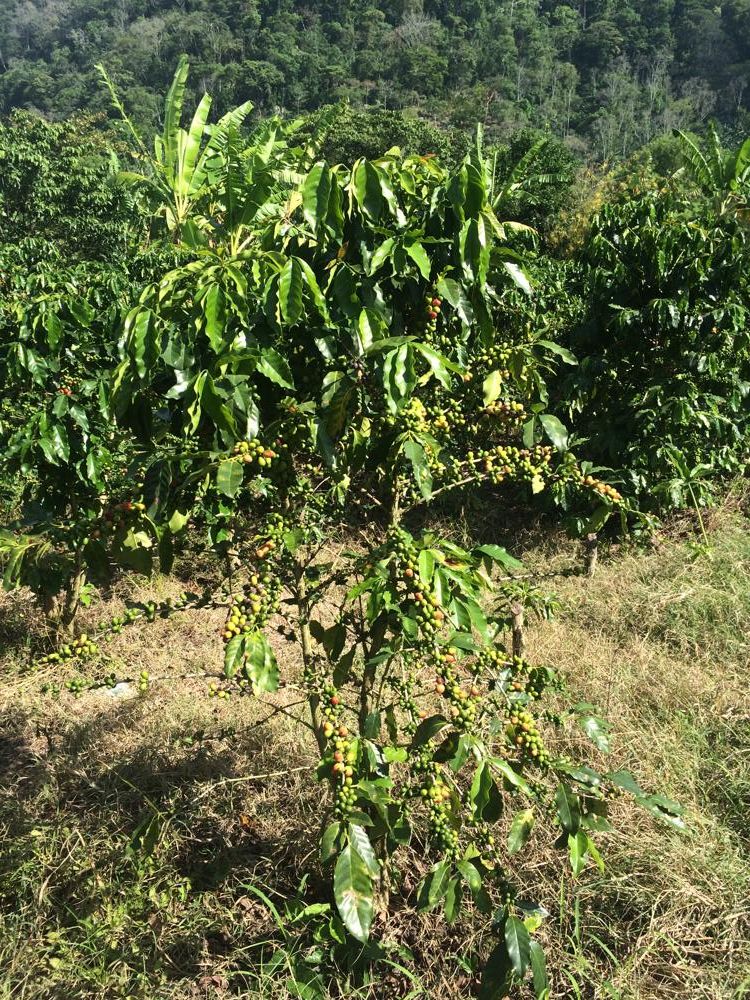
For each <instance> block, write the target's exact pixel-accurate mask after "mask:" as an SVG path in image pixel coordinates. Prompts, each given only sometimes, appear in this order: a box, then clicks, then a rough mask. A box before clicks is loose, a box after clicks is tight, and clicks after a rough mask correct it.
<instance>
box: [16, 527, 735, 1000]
mask: <svg viewBox="0 0 750 1000" xmlns="http://www.w3.org/2000/svg"><path fill="white" fill-rule="evenodd" d="M713 530H714V534H713V536H712V542H713V551H712V554H711V557H710V558H708V557H706V556H705V555H703V556H698V557H697V558H696V557H694V556H693V553H692V552H691V550H690V548H689V547H688V544H687V543H686V542H685V541H684V540H683V539H682V538H680V537H678V538H672V539H670V538H664V539H662V540H661V541H660V542H659V544H658V545H656V546H655V547H653V548H652V549H650V550H646V551H638V550H635V549H633V550H627V549H624V550H623V549H621V550H619V551H617V552H616V553H615V552H613V553H612V554H611V555H610V556H609V557H607V553H605V554H604V558H603V560H602V565H601V567H600V570H599V572H598V574H597V576H596V577H595V578H594V580H593V581H586V580H584V579H582V578H581V577H568V578H565V577H563V578H559V579H557V580H556V581H554V584H553V585H554V587H555V589H556V590H557V592H558V594H559V596H560V597H561V599H562V601H563V611H562V613H561V614H560V615H559V616H558V618H557V619H556V620H554V621H552V622H544V623H540V624H537V625H534V626H532V627H531V628H530V630H529V635H528V641H529V652H530V654H531V656H532V658H538V659H539V660H543V661H548V662H551V663H553V664H555V665H557V666H559V667H560V668H561V669H562V671H563V673H564V674H565V676H566V677H567V679H568V682H569V684H570V687H571V688H572V690H573V691H574V692H576V693H578V694H579V696H580V697H581V698H585V699H586V700H587V701H593V702H595V703H596V704H598V706H600V708H601V709H602V710H603V711H604V713H605V714H606V715H607V716H608V718H609V719H610V720H611V721H612V723H613V727H614V747H613V754H612V757H613V761H614V762H615V763H616V765H617V766H624V767H628V768H630V769H631V770H632V771H633V772H634V774H635V775H636V777H637V778H638V780H639V781H640V782H641V783H642V784H643V785H644V786H645V787H648V788H651V789H658V790H659V791H661V792H663V793H664V794H666V795H668V796H670V797H671V798H675V799H677V800H679V801H680V802H682V803H683V804H684V805H685V806H686V808H687V816H688V820H689V832H688V833H687V834H679V833H677V832H673V831H670V830H666V829H665V828H663V827H662V826H658V825H657V824H656V823H655V822H654V821H652V820H651V819H649V818H648V817H647V816H646V815H644V814H643V813H642V812H640V811H638V810H636V809H634V808H633V807H632V806H631V805H629V804H628V803H627V802H626V801H625V800H622V801H620V802H618V803H617V805H616V812H617V814H618V815H617V820H618V822H617V828H618V830H620V831H621V832H619V833H617V834H611V835H608V836H607V837H606V838H605V857H606V860H607V865H608V868H607V871H606V873H605V874H604V875H601V874H599V873H598V872H597V871H596V870H591V871H587V872H586V873H585V874H584V875H583V876H582V877H581V878H580V879H579V880H578V881H574V880H573V879H572V878H570V877H568V876H563V877H562V878H561V874H560V873H561V865H560V861H559V858H558V857H557V856H556V854H555V852H554V851H553V850H552V849H548V848H546V847H544V846H543V845H544V844H545V843H547V842H549V838H545V837H544V836H543V834H544V831H543V830H539V831H537V833H536V834H535V836H534V841H533V843H534V849H533V850H532V851H530V852H529V853H528V855H524V856H523V857H524V861H523V862H522V863H520V864H519V868H518V874H519V875H520V876H522V877H523V879H524V882H525V884H526V885H527V887H528V895H529V896H532V897H534V898H536V899H538V900H539V901H541V902H542V903H543V904H544V905H545V906H546V908H547V909H548V910H549V912H550V914H551V916H550V918H549V919H548V921H547V923H546V926H545V929H544V931H543V937H544V941H545V946H546V948H547V950H548V953H549V956H550V965H551V974H552V980H553V984H554V989H553V996H554V997H559V998H566V1000H567V998H571V1000H572V998H577V997H585V998H591V1000H594V998H599V997H615V998H617V997H619V998H622V1000H625V998H628V1000H667V998H671V997H675V998H677V997H680V998H681V1000H685V998H690V1000H740V998H741V997H745V996H750V902H749V901H750V825H749V824H748V811H749V810H750V754H749V753H748V746H749V745H750V696H749V695H748V687H747V667H748V665H749V660H748V656H749V653H748V636H749V635H750V541H749V540H748V539H749V536H748V523H747V522H746V521H745V520H744V519H743V518H742V516H741V515H740V514H739V513H738V512H737V511H736V510H734V511H729V512H727V511H725V512H723V514H720V515H717V518H716V520H715V523H714V525H713ZM517 541H518V543H519V545H520V546H521V547H525V548H526V551H525V553H524V556H525V558H526V560H527V563H528V565H529V566H532V567H534V568H537V569H539V570H549V569H550V568H552V569H554V570H560V569H561V568H563V567H566V566H569V565H571V564H573V563H574V562H575V561H576V560H577V559H578V553H577V547H576V546H575V545H574V544H573V543H568V542H566V541H564V540H563V539H561V538H557V539H555V541H554V542H553V543H549V542H546V543H545V545H544V546H540V545H534V543H533V540H532V539H531V538H530V537H529V536H526V537H518V538H517ZM181 587H182V585H178V584H176V583H175V584H173V583H171V582H170V581H167V580H163V579H160V580H156V581H155V582H154V583H153V584H152V585H149V586H144V587H141V588H139V589H137V590H136V591H131V590H126V587H125V585H124V584H123V585H121V587H120V588H119V589H116V590H115V592H114V593H112V594H111V595H110V596H109V597H108V598H107V599H106V600H104V599H102V598H101V597H97V598H95V601H94V603H93V604H92V606H91V607H90V608H88V609H86V610H85V611H84V613H83V616H82V617H83V622H82V625H83V627H84V628H90V627H91V626H92V625H93V623H95V622H98V621H100V620H102V619H105V618H108V617H109V616H111V615H112V614H113V613H115V612H119V611H120V610H121V608H122V601H123V599H124V598H125V597H126V596H127V597H129V598H133V599H138V600H142V599H148V598H151V597H154V598H156V599H160V598H163V597H165V596H168V595H170V594H173V593H176V592H177V591H178V590H180V589H181ZM0 600H1V601H2V603H0V615H2V618H1V619H0V620H1V621H2V624H0V641H2V642H4V645H5V649H4V658H3V660H2V669H3V672H4V676H5V678H6V680H5V683H4V685H3V687H2V690H1V691H0V720H2V721H1V722H0V727H1V728H0V766H1V767H2V769H3V775H4V780H3V783H2V785H3V787H2V791H0V830H1V831H2V835H3V837H4V843H5V845H6V850H5V858H4V861H3V862H2V864H1V865H0V921H1V922H2V925H3V926H2V932H1V933H2V941H1V942H0V998H3V1000H10V998H13V1000H16V998H18V1000H20V998H23V1000H27V998H28V1000H31V998H39V1000H41V998H54V997H112V998H115V997H117V998H119V997H123V998H124V997H143V998H144V1000H146V998H148V1000H152V998H165V1000H166V998H169V1000H182V998H188V997H228V996H239V995H243V996H253V997H256V996H258V997H269V998H271V997H274V998H275V997H286V996H291V995H293V994H292V992H290V988H289V986H288V982H289V974H288V971H287V972H285V971H284V967H282V968H281V969H276V970H272V969H269V968H265V969H263V968H261V966H260V964H259V963H260V958H261V956H263V958H264V961H266V962H267V961H268V960H269V956H270V955H271V954H272V953H273V952H274V949H275V951H276V953H277V954H282V955H284V956H286V957H285V958H284V961H285V962H290V961H293V956H294V954H296V952H295V950H294V949H295V947H296V946H294V945H293V944H291V943H290V942H291V937H289V938H286V937H285V936H284V935H283V934H279V932H278V928H277V926H276V923H275V921H274V919H273V915H272V913H271V911H270V910H269V907H268V906H267V905H266V904H265V903H264V902H263V900H262V898H261V896H259V895H258V891H260V892H262V893H265V894H266V895H267V896H268V898H269V899H270V900H271V901H273V902H274V904H275V905H276V906H277V907H279V909H280V911H281V912H283V907H284V905H285V901H286V905H287V906H289V905H292V904H291V903H290V901H291V900H294V899H296V898H299V899H305V900H306V901H308V902H309V901H311V900H314V899H327V898H329V897H328V895H327V893H328V890H327V887H326V886H327V880H326V876H325V875H324V874H323V873H321V872H320V870H319V867H318V864H317V860H316V857H317V855H316V847H315V841H316V839H317V832H318V829H319V825H320V822H321V818H322V809H321V788H320V786H318V785H317V783H316V782H315V781H314V780H311V777H310V771H311V769H312V768H313V767H314V765H315V761H316V753H315V749H314V745H313V743H312V741H311V740H310V738H309V733H308V730H307V729H306V728H305V725H304V722H305V717H304V715H302V716H299V719H300V720H301V721H299V720H298V719H297V718H295V715H296V713H298V712H299V711H300V709H299V706H298V705H296V704H295V703H296V702H297V701H298V700H299V698H300V695H299V693H298V692H297V691H296V690H295V687H294V678H295V676H296V671H297V670H298V662H297V659H296V653H295V652H294V648H295V647H294V644H292V643H288V642H286V640H285V639H284V638H283V637H282V636H281V635H280V634H278V633H275V634H274V636H273V641H274V644H275V646H276V649H277V653H278V655H279V657H280V659H281V660H282V661H283V664H284V675H285V676H286V677H287V678H288V679H289V681H290V683H289V684H288V685H287V686H286V687H283V688H282V689H281V690H280V691H279V692H278V693H277V694H275V695H269V696H265V697H264V698H263V699H262V701H261V702H259V701H257V700H254V699H250V698H235V699H233V700H231V701H230V702H229V703H224V702H218V701H216V700H215V699H211V700H209V699H208V698H207V697H205V691H206V681H205V679H203V678H202V676H201V675H203V674H204V673H211V674H214V673H217V672H218V666H219V664H220V657H221V643H220V640H219V638H218V629H219V625H220V623H221V621H222V619H223V615H224V613H223V611H222V610H221V609H216V610H213V611H209V612H206V611H201V612H195V611H189V612H185V613H183V614H180V615H177V616H175V617H173V618H171V619H168V620H165V621H157V622H156V623H155V624H154V625H152V626H150V627H144V628H135V629H129V630H126V631H125V632H123V634H122V635H120V636H116V637H114V638H113V640H112V641H111V643H109V644H108V645H107V655H108V657H110V658H111V659H110V662H109V663H108V664H107V669H113V670H115V671H116V672H117V674H118V676H128V677H135V676H137V673H138V671H139V670H140V669H142V668H144V667H146V668H147V669H148V671H149V673H150V674H151V677H152V685H151V689H150V691H149V692H148V694H147V695H146V696H145V697H135V696H132V697H131V695H134V692H132V691H129V692H127V693H126V694H127V696H125V697H117V696H115V695H114V694H113V693H112V692H111V691H109V690H108V689H100V690H97V691H92V692H88V693H86V694H83V695H82V696H80V697H73V696H72V695H70V694H69V693H68V692H66V691H65V690H62V691H60V692H59V693H57V694H54V693H53V694H47V695H43V694H42V693H41V686H42V684H43V683H44V682H45V680H49V679H50V678H49V677H47V676H45V674H44V673H42V674H35V675H25V674H23V673H22V672H20V668H21V667H22V665H23V663H24V662H26V661H27V659H28V656H27V653H26V652H25V649H26V648H28V647H29V646H33V644H34V642H35V641H37V637H36V636H35V633H34V630H35V628H36V627H37V626H35V625H34V624H33V622H32V620H31V611H30V606H29V602H28V599H27V598H26V597H24V596H23V595H10V596H6V597H3V598H2V599H0ZM276 624H281V623H280V622H278V623H276ZM73 673H75V670H74V668H72V667H69V666H63V667H59V666H58V667H57V668H55V669H54V671H48V674H49V675H50V677H52V678H53V679H54V681H55V682H56V683H58V684H63V683H64V681H65V679H67V677H68V676H72V674H73ZM149 823H150V824H151V827H149ZM144 824H145V826H144ZM498 839H499V838H498ZM427 864H428V862H427V859H424V858H422V857H421V856H419V854H418V853H414V855H413V856H412V858H411V859H410V862H409V865H408V866H407V869H408V875H407V882H406V886H405V888H406V889H409V887H411V886H413V885H414V884H415V883H416V881H417V879H418V876H419V874H420V873H421V872H423V871H424V870H426V867H427ZM305 872H309V873H310V876H309V879H308V880H307V881H306V882H303V877H304V873H305ZM406 898H408V893H407V896H406ZM485 924H486V921H485V920H484V918H481V919H473V920H471V921H470V922H469V925H468V927H467V926H466V925H465V924H462V925H461V927H460V928H458V927H449V926H447V925H445V924H444V923H443V922H442V921H441V920H439V919H436V918H435V917H434V916H433V915H428V916H424V915H417V914H416V913H415V912H414V911H413V909H412V908H411V907H410V906H409V905H407V904H405V903H404V904H399V905H397V906H396V907H395V910H394V913H393V914H392V916H391V917H390V918H389V920H388V922H387V923H386V924H385V925H383V924H382V923H381V924H380V925H379V932H380V934H381V935H382V938H383V940H384V941H385V942H386V944H387V945H388V946H389V947H390V948H391V949H392V950H391V951H390V952H389V955H390V958H391V960H392V961H393V962H398V963H400V964H406V965H410V968H412V969H413V970H414V975H415V978H414V979H410V978H409V977H408V976H407V975H406V974H404V973H402V972H399V971H398V970H396V969H394V968H393V966H387V965H383V964H380V965H379V966H378V967H377V968H378V972H377V974H376V981H375V982H374V983H373V984H372V985H371V986H368V985H367V984H366V983H365V984H364V985H363V984H362V983H360V985H359V986H357V987H356V988H355V986H354V985H352V983H351V982H347V980H346V977H345V973H344V972H341V974H340V978H339V981H338V984H336V983H330V982H329V983H327V984H326V992H327V993H329V994H330V995H331V996H347V997H348V996H355V995H356V996H362V997H364V996H373V997H375V996H377V997H393V998H395V997H406V996H407V995H409V994H410V991H415V992H414V993H413V995H414V996H434V995H440V994H442V995H444V996H445V997H451V998H454V997H456V998H459V997H469V996H471V995H473V992H474V989H475V984H476V975H475V973H474V972H473V970H472V967H471V965H470V964H468V963H467V962H466V961H465V960H464V959H465V957H466V956H469V955H470V954H471V952H472V950H474V949H475V948H477V949H480V948H481V942H482V939H483V934H484V927H485ZM290 926H292V925H288V927H287V934H289V933H290V932H289V927H290ZM274 935H275V937H274ZM292 936H293V935H292ZM271 938H273V939H274V940H275V945H274V947H273V948H271V949H270V950H269V949H268V948H266V949H261V948H259V947H257V944H258V942H260V941H263V940H267V939H271ZM285 941H286V944H284V942H285ZM282 945H283V947H282ZM285 949H286V950H285ZM393 949H396V950H393ZM397 949H402V951H399V950H397ZM403 949H409V950H410V951H411V953H412V955H413V957H414V961H413V963H411V964H410V963H409V961H408V960H407V959H406V957H405V952H404V951H403ZM290 956H291V957H290Z"/></svg>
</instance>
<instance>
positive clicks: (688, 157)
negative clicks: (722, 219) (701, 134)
mask: <svg viewBox="0 0 750 1000" xmlns="http://www.w3.org/2000/svg"><path fill="white" fill-rule="evenodd" d="M677 135H678V136H679V138H680V140H681V142H682V155H683V156H684V158H685V162H686V168H683V170H685V169H686V170H687V172H688V173H689V174H690V176H691V177H692V179H693V181H694V182H695V183H696V184H697V185H698V186H699V187H700V188H701V189H702V190H703V192H704V194H706V195H708V196H709V197H711V198H715V199H716V201H717V202H718V204H719V211H720V212H721V213H722V214H724V213H725V212H730V213H731V214H734V215H735V216H736V217H737V218H740V219H744V220H745V221H748V220H750V138H747V139H746V140H745V141H744V142H743V144H742V145H741V146H740V147H739V149H737V150H734V151H733V150H730V149H725V148H724V147H723V146H722V144H721V139H720V138H719V135H718V132H717V131H716V127H715V126H714V125H713V124H712V125H711V126H710V129H709V135H708V142H707V143H706V149H705V152H704V150H702V149H701V148H700V146H699V145H698V143H697V142H696V141H695V140H694V139H693V138H692V137H691V136H689V135H688V134H687V133H686V132H681V131H678V132H677ZM678 172H681V171H678Z"/></svg>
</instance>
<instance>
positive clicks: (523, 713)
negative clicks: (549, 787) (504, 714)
mask: <svg viewBox="0 0 750 1000" xmlns="http://www.w3.org/2000/svg"><path fill="white" fill-rule="evenodd" d="M506 736H507V737H508V739H509V740H510V741H511V743H512V744H513V746H515V747H516V749H517V750H518V751H519V752H520V753H521V755H522V757H525V758H527V759H528V758H531V759H532V760H533V761H534V762H535V763H536V764H539V765H540V766H544V765H546V764H548V763H549V754H548V753H547V750H546V748H545V746H544V742H543V740H542V737H541V734H540V732H539V729H538V727H537V724H536V719H535V718H534V716H533V715H532V714H531V712H529V711H528V709H525V708H522V707H520V706H514V707H512V708H511V709H510V711H509V714H508V726H507V727H506Z"/></svg>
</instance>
